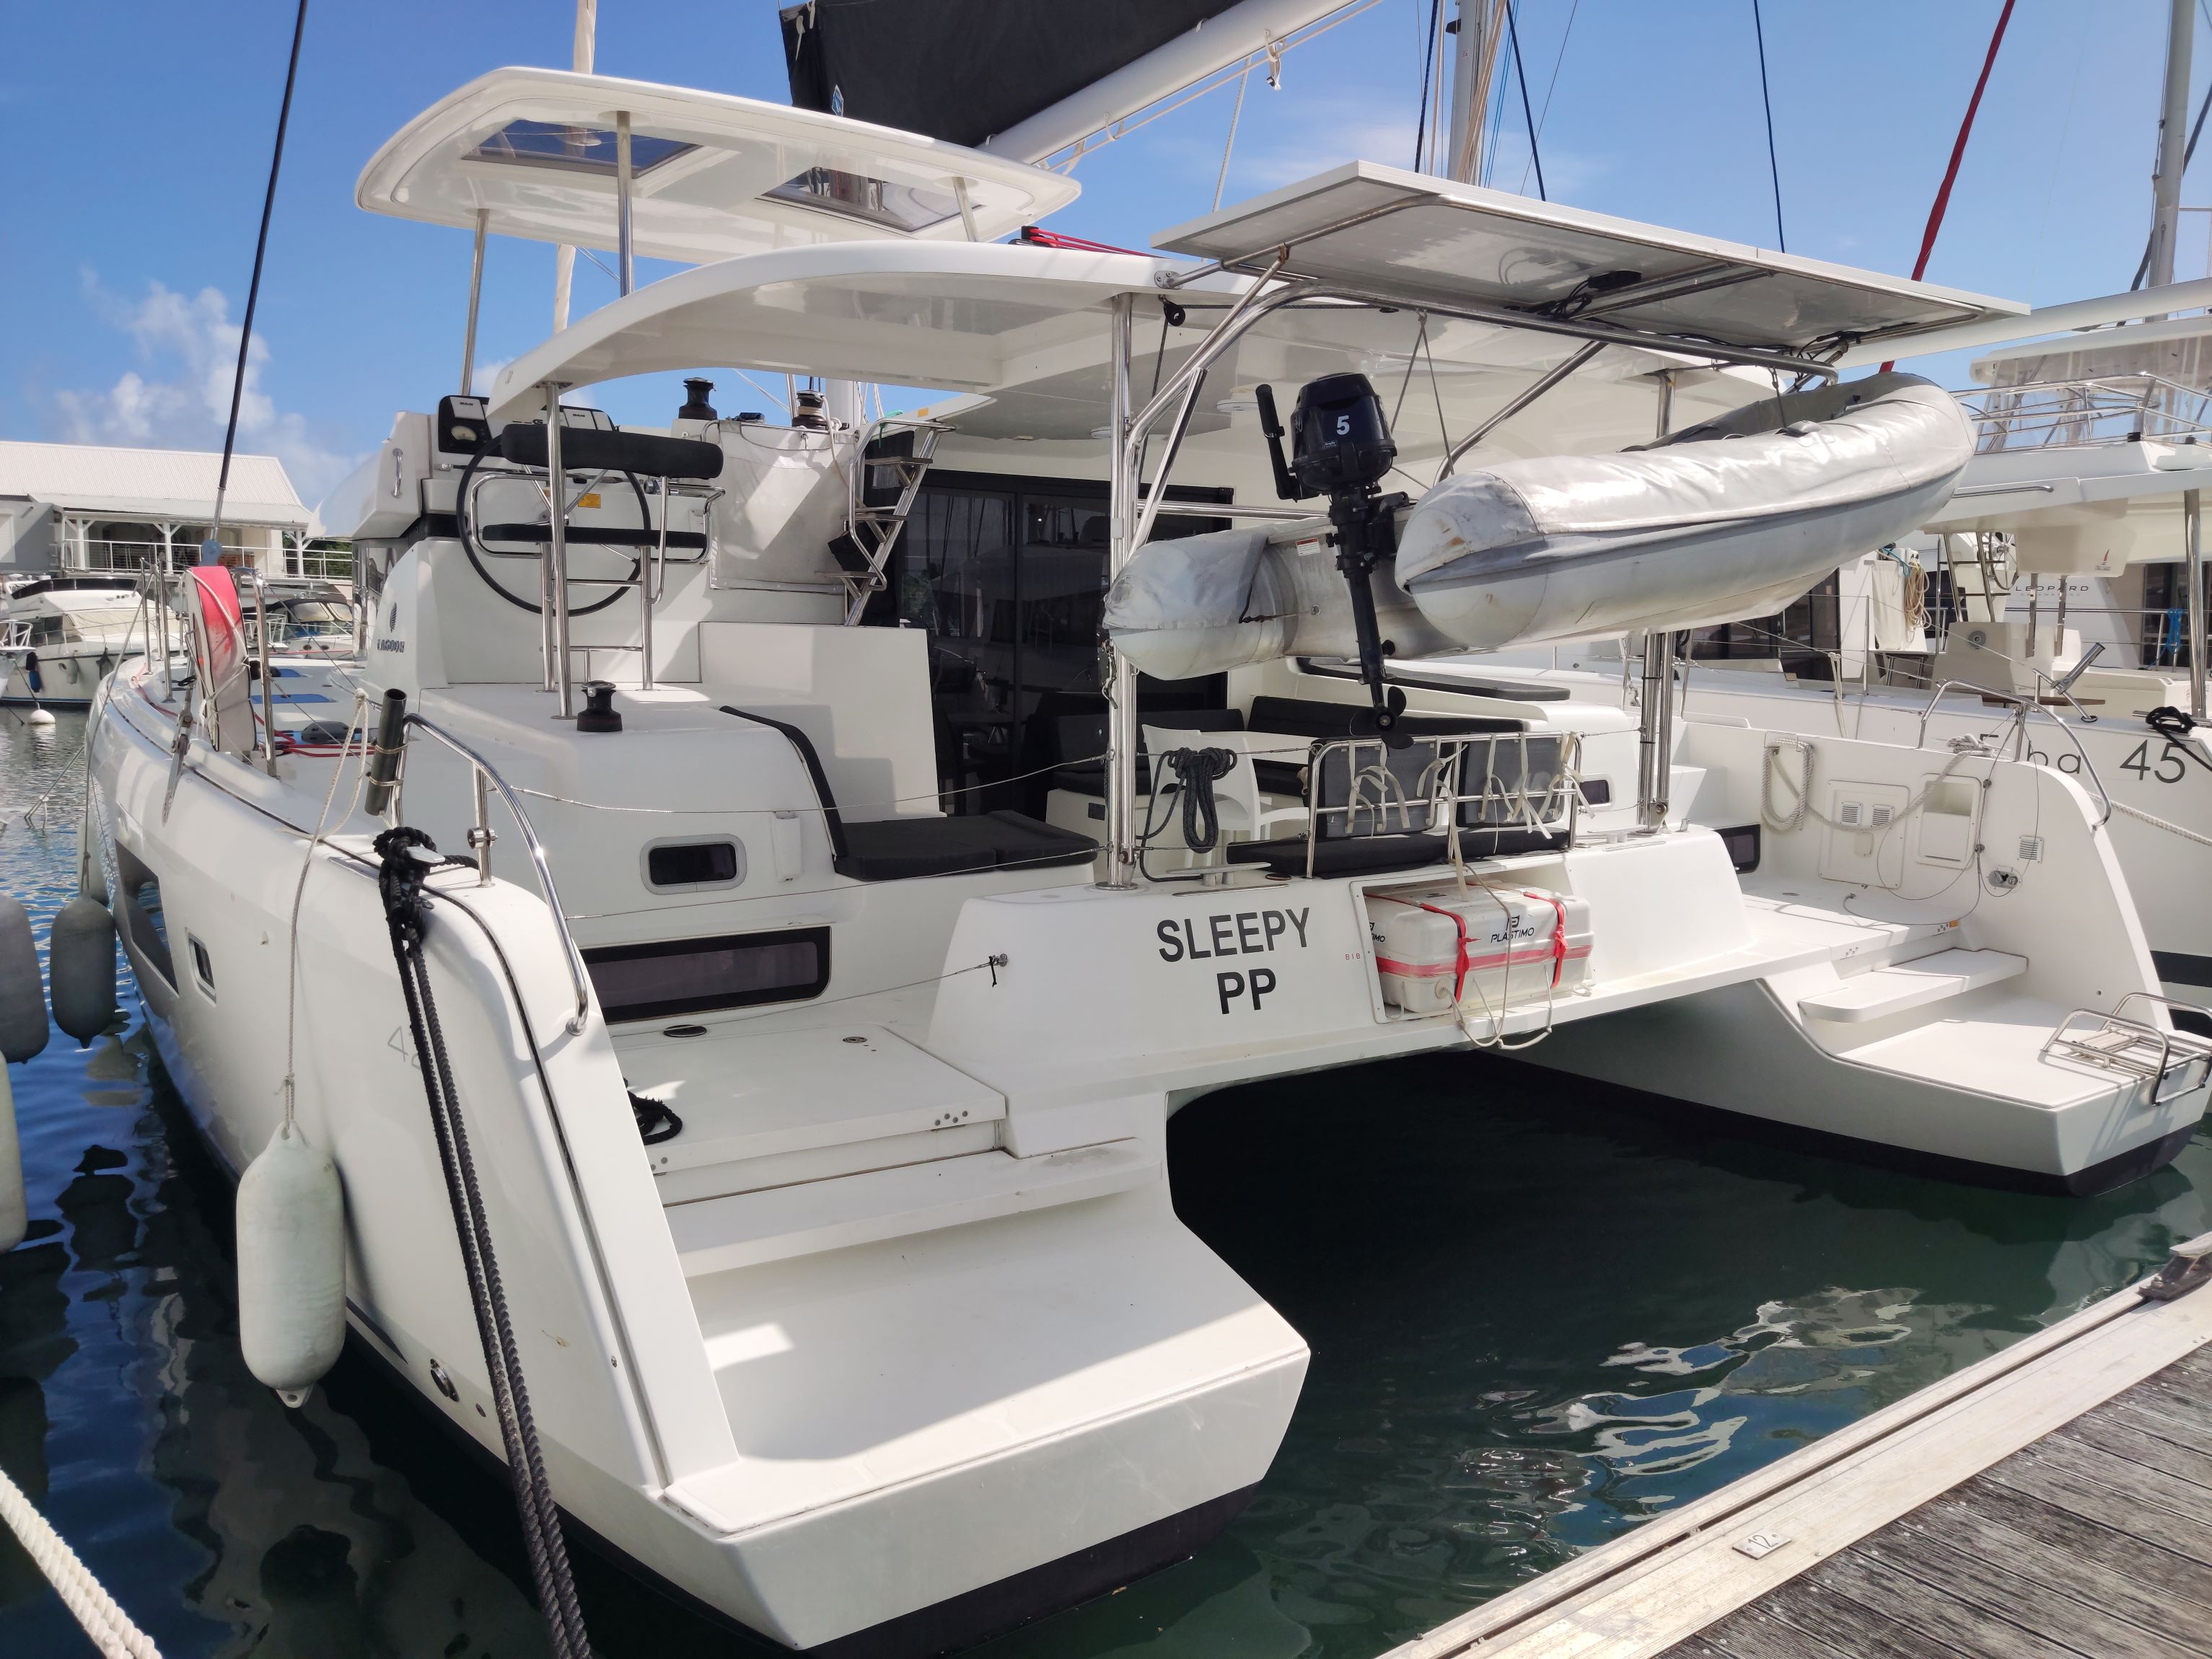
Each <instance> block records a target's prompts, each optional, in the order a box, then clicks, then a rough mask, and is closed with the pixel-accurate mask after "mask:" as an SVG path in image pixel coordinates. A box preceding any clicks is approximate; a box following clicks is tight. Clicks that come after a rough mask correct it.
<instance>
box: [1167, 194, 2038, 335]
mask: <svg viewBox="0 0 2212 1659" xmlns="http://www.w3.org/2000/svg"><path fill="white" fill-rule="evenodd" d="M1154 240H1155V242H1156V243H1157V245H1158V246H1161V247H1163V248H1166V249H1169V250H1171V251H1172V252H1177V253H1186V254H1192V255H1195V256H1197V257H1199V258H1204V259H1212V260H1218V261H1219V262H1220V263H1221V264H1223V265H1225V266H1226V267H1228V268H1229V269H1231V270H1245V271H1260V270H1266V269H1267V268H1268V267H1269V266H1270V265H1272V264H1274V263H1275V261H1276V259H1277V258H1278V257H1279V256H1281V255H1283V254H1285V252H1287V259H1286V262H1285V264H1284V266H1283V270H1284V274H1285V275H1287V276H1310V277H1316V278H1319V279H1322V281H1325V282H1328V283H1332V284H1334V285H1336V286H1339V287H1341V288H1344V289H1359V290H1364V291H1367V292H1370V293H1378V294H1383V295H1389V297H1390V299H1391V301H1393V302H1394V303H1402V304H1413V305H1419V304H1422V303H1428V304H1432V305H1436V306H1439V307H1449V306H1459V307H1476V308H1495V309H1498V310H1508V311H1513V312H1517V313H1522V315H1524V316H1526V317H1528V318H1529V319H1532V320H1534V319H1541V318H1546V317H1552V318H1567V317H1571V318H1575V319H1582V320H1585V321H1587V322H1590V323H1602V324H1607V325H1618V326H1619V327H1620V328H1623V329H1625V330H1627V331H1632V332H1634V333H1637V334H1640V335H1644V336H1645V337H1664V338H1672V339H1674V340H1676V341H1678V342H1680V343H1681V344H1682V345H1683V346H1684V347H1685V348H1686V349H1693V348H1694V345H1695V343H1698V342H1701V341H1702V342H1705V343H1711V344H1715V345H1723V346H1731V347H1736V348H1740V349H1750V350H1760V351H1774V352H1791V353H1797V354H1802V355H1810V356H1826V355H1829V354H1830V353H1832V352H1833V351H1836V350H1839V349H1844V348H1845V347H1848V346H1850V345H1853V344H1856V343H1859V342H1862V341H1870V340H1887V339H1893V338H1899V337H1903V336H1905V335H1908V334H1917V333H1919V332H1922V331H1924V330H1928V329H1932V328H1942V327H1944V326H1946V325H1951V324H1956V323H1967V322H1974V321H1978V320H1979V319H1983V318H1984V317H1990V316H2014V315H2019V314H2021V313H2025V312H2026V310H2027V307H2026V306H2024V305H2021V304H2018V303H2016V302H2015V301H2009V300H1992V299H1988V298H1985V297H1984V296H1983V295H1978V294H1966V293H1961V292H1960V291H1958V290H1956V289H1947V288H1936V287H1934V286H1932V285H1930V284H1929V283H1914V282H1908V281H1906V280H1905V278H1903V277H1899V276H1882V275H1881V274H1879V273H1877V272H1874V271H1869V270H1852V269H1850V267H1848V266H1844V265H1832V264H1825V263H1823V262H1821V261H1820V260H1817V259H1800V258H1794V257H1792V256H1791V255H1790V254H1786V253H1772V252H1768V251H1766V250H1765V249H1764V248H1754V247H1747V246H1743V245H1741V243H1736V242H1723V241H1718V240H1715V239H1713V238H1711V237H1709V236H1694V235H1692V234H1689V233H1687V232H1686V231H1679V230H1665V229H1662V228H1658V227H1656V226H1654V225H1641V224H1637V223H1635V222H1632V221H1631V220H1627V219H1615V218H1613V217H1611V216H1607V215H1606V214H1601V213H1585V212H1583V211H1581V210H1578V209H1576V208H1568V207H1560V206H1558V205H1557V204H1549V203H1544V202H1534V201H1530V200H1529V199H1528V197H1522V196H1513V195H1509V194H1507V193H1506V192H1504V191H1495V190H1483V189H1480V188H1479V187H1477V186H1475V185H1462V184H1455V183H1454V182H1452V181H1451V180H1449V179H1437V178H1433V177H1431V176H1430V175H1429V174H1426V173H1407V172H1404V171H1402V170H1401V169H1399V168H1396V167H1382V166H1379V165H1377V164H1376V163H1375V162H1372V161H1349V162H1346V164H1345V165H1344V166H1342V167H1336V168H1334V169H1333V170H1331V171H1329V172H1328V173H1322V174H1320V175H1318V176H1317V177H1316V178H1313V179H1307V180H1306V181H1305V182H1304V183H1303V184H1297V185H1288V186H1286V187H1285V188H1284V189H1282V190H1279V191H1272V192H1270V193H1269V194H1267V195H1265V196H1259V197H1254V198H1253V199H1252V200H1250V201H1249V202H1242V203H1239V204H1237V205H1236V206H1234V207H1230V208H1225V209H1223V210H1221V211H1220V212H1218V213H1213V214H1209V215H1207V216H1206V217H1205V218H1202V219H1194V220H1192V221H1190V222H1188V224H1182V225H1178V226H1176V228H1174V229H1172V230H1168V231H1164V232H1163V233H1161V234H1160V235H1159V236H1158V237H1157V238H1155V239H1154Z"/></svg>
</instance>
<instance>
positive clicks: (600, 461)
mask: <svg viewBox="0 0 2212 1659" xmlns="http://www.w3.org/2000/svg"><path fill="white" fill-rule="evenodd" d="M499 453H500V455H501V458H502V459H506V460H509V461H512V462H513V463H514V464H515V465H517V466H539V467H542V466H544V465H545V459H546V457H545V422H543V421H517V422H514V424H513V425H512V426H506V427H502V428H500V434H499ZM561 465H562V469H563V470H565V471H570V472H637V473H642V474H644V475H645V476H646V477H653V478H698V479H705V478H718V477H720V476H721V474H722V447H721V446H720V444H710V443H706V442H703V441H701V440H700V439H697V438H664V437H662V436H660V435H659V434H658V433H653V432H619V431H617V432H601V431H599V430H598V429H597V428H592V427H585V426H569V425H568V424H567V423H566V422H563V423H562V428H561Z"/></svg>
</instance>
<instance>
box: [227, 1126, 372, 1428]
mask: <svg viewBox="0 0 2212 1659" xmlns="http://www.w3.org/2000/svg"><path fill="white" fill-rule="evenodd" d="M345 1290H346V1267H345V1194H344V1191H343V1188H341V1187H340V1186H339V1184H338V1171H337V1165H336V1164H333V1163H331V1160H330V1159H329V1158H327V1157H325V1155H324V1154H323V1153H321V1152H317V1151H316V1150H315V1149H314V1148H313V1147H312V1146H309V1145H307V1137H306V1136H305V1135H304V1134H302V1133H301V1132H300V1127H299V1125H298V1124H296V1123H292V1124H280V1125H279V1126H278V1127H277V1129H276V1133H275V1134H273V1135H271V1136H270V1138H269V1144H268V1145H267V1146H264V1147H263V1148H262V1149H261V1156H260V1157H258V1158H255V1159H254V1160H253V1162H252V1163H251V1164H247V1165H246V1173H245V1174H244V1175H243V1176H240V1178H239V1182H238V1346H239V1348H240V1351H241V1352H243V1353H244V1355H245V1358H246V1369H247V1370H250V1371H252V1373H253V1375H254V1376H257V1377H258V1378H259V1379H260V1380H261V1381H262V1382H263V1383H265V1384H267V1385H268V1386H269V1387H270V1388H272V1389H276V1395H277V1398H279V1399H280V1400H282V1401H283V1402H284V1403H285V1404H286V1405H288V1406H297V1405H299V1404H300V1403H301V1401H304V1400H306V1399H307V1390H308V1389H312V1388H313V1387H314V1385H315V1384H316V1383H318V1382H319V1381H321V1379H322V1376H323V1374H324V1373H325V1371H327V1370H330V1368H331V1366H332V1365H334V1364H337V1357H338V1351H339V1350H340V1349H341V1348H343V1346H345Z"/></svg>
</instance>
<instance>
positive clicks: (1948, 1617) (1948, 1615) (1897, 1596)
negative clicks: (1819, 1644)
mask: <svg viewBox="0 0 2212 1659" xmlns="http://www.w3.org/2000/svg"><path fill="white" fill-rule="evenodd" d="M1806 1577H1808V1578H1810V1579H1811V1580H1812V1581H1813V1582H1814V1583H1817V1584H1820V1585H1822V1586H1823V1587H1825V1588H1826V1589H1832V1590H1833V1591H1835V1592H1836V1593H1837V1594H1838V1595H1842V1596H1844V1597H1847V1598H1848V1599H1850V1601H1856V1602H1857V1603H1858V1604H1859V1605H1860V1606H1861V1607H1864V1608H1866V1609H1867V1610H1868V1611H1869V1612H1870V1613H1881V1614H1886V1615H1887V1617H1890V1618H1892V1619H1894V1620H1899V1622H1909V1623H1910V1624H1911V1626H1912V1627H1913V1628H1914V1629H1915V1630H1917V1631H1920V1632H1923V1634H1925V1635H1928V1636H1929V1637H1932V1638H1935V1639H1936V1640H1937V1641H1939V1642H1942V1643H1944V1644H1946V1645H1948V1646H1949V1647H1952V1648H1954V1649H1956V1650H1958V1651H1959V1652H1960V1653H1961V1654H1963V1655H1966V1656H1969V1659H2101V1656H2099V1655H2095V1654H2084V1653H2082V1652H2081V1650H2080V1649H2078V1648H2071V1647H2066V1646H2063V1645H2062V1644H2059V1643H2057V1642H2053V1641H2051V1640H2050V1639H2049V1638H2046V1637H2045V1636H2042V1635H2040V1634H2039V1633H2038V1632H2034V1631H2032V1630H2029V1629H2028V1628H2027V1626H2024V1625H2021V1624H2016V1623H2015V1622H2014V1621H2012V1620H2008V1619H2006V1618H2004V1617H2002V1615H1996V1616H1992V1615H1991V1614H1990V1613H1987V1612H1985V1611H1984V1609H1982V1608H1981V1607H1975V1606H1973V1605H1972V1604H1971V1603H1969V1602H1966V1601H1962V1600H1960V1598H1959V1597H1957V1596H1954V1595H1947V1594H1945V1593H1944V1592H1943V1591H1942V1590H1940V1589H1935V1588H1934V1587H1933V1586H1931V1585H1929V1584H1928V1583H1924V1582H1923V1581H1922V1580H1920V1579H1918V1578H1915V1577H1912V1576H1911V1575H1910V1574H1909V1573H1903V1572H1899V1571H1898V1570H1897V1569H1896V1568H1894V1567H1893V1566H1891V1565H1889V1564H1888V1563H1887V1562H1886V1561H1878V1560H1875V1559H1873V1558H1872V1557H1870V1556H1868V1555H1866V1554H1865V1553H1863V1552H1861V1551H1860V1550H1857V1549H1851V1550H1846V1551H1845V1552H1844V1553H1843V1554H1841V1555H1838V1556H1833V1557H1831V1558H1830V1559H1827V1560H1826V1561H1823V1562H1822V1563H1821V1564H1820V1565H1819V1566H1817V1567H1814V1569H1813V1570H1812V1571H1810V1572H1809V1573H1808V1574H1807V1575H1806Z"/></svg>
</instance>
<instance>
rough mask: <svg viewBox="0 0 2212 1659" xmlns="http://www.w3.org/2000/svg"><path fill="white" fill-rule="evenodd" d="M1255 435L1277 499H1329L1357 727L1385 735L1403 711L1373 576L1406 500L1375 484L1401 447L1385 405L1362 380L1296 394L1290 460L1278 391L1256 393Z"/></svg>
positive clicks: (1332, 379)
mask: <svg viewBox="0 0 2212 1659" xmlns="http://www.w3.org/2000/svg"><path fill="white" fill-rule="evenodd" d="M1258 393H1259V402H1260V429H1261V431H1263V432H1265V433H1266V434H1267V455H1268V459H1270V460H1272V461H1273V463H1274V468H1275V493H1276V494H1277V495H1279V496H1281V497H1282V498H1283V499H1284V500H1285V501H1305V500H1308V499H1310V497H1312V496H1315V495H1327V496H1328V521H1329V523H1330V524H1332V525H1334V526H1335V527H1336V568H1337V570H1338V572H1339V573H1340V574H1341V575H1342V576H1343V577H1344V580H1345V584H1346V586H1348V587H1349V588H1350V589H1351V590H1352V627H1353V629H1354V631H1355V633H1356V634H1357V635H1358V641H1359V677H1360V678H1361V679H1362V680H1364V681H1365V682H1366V684H1367V696H1368V699H1369V701H1370V705H1371V707H1370V711H1369V713H1368V714H1366V715H1364V716H1363V717H1362V720H1361V722H1360V724H1361V726H1364V727H1365V728H1367V729H1369V730H1370V731H1372V732H1376V733H1381V734H1384V735H1388V734H1389V732H1391V731H1392V730H1393V729H1394V728H1395V726H1397V724H1398V716H1399V715H1400V714H1403V713H1404V712H1405V708H1406V694H1405V692H1404V691H1402V690H1400V689H1398V688H1397V687H1395V686H1391V687H1389V688H1385V686H1384V685H1383V659H1384V658H1385V657H1388V656H1389V655H1390V654H1391V653H1393V652H1394V651H1395V650H1396V648H1397V647H1395V645H1394V644H1393V643H1392V642H1391V641H1388V640H1385V639H1383V638H1382V637H1381V629H1378V628H1377V627H1376V623H1375V593H1374V590H1373V588H1372V587H1371V586H1370V577H1371V576H1372V574H1374V570H1375V567H1376V564H1377V563H1379V562H1381V561H1383V560H1384V559H1387V558H1389V557H1391V556H1394V555H1395V553H1396V552H1397V535H1396V531H1395V525H1396V521H1397V513H1398V510H1399V509H1400V508H1401V507H1404V506H1405V505H1406V497H1405V496H1404V495H1383V493H1382V491H1381V489H1380V488H1379V486H1380V485H1381V483H1382V482H1383V477H1385V475H1387V474H1388V473H1389V471H1390V468H1391V466H1392V465H1393V464H1395V462H1396V460H1397V459H1398V446H1397V445H1396V443H1395V442H1394V441H1392V439H1391V437H1390V425H1389V422H1387V421H1385V420H1384V419H1383V400H1382V399H1381V398H1377V397H1376V395H1375V388H1374V386H1372V385H1371V384H1370V383H1369V381H1368V379H1367V377H1366V376H1365V375H1364V374H1326V375H1323V376H1322V378H1321V379H1320V380H1309V381H1308V382H1307V383H1306V384H1305V385H1304V386H1302V387H1300V388H1299V390H1298V403H1297V409H1295V410H1293V411H1292V412H1291V459H1290V460H1289V462H1288V463H1287V464H1285V461H1284V459H1283V426H1282V422H1281V421H1280V420H1279V418H1278V417H1277V416H1276V414H1275V389H1274V388H1273V386H1261V387H1260V388H1259V389H1258Z"/></svg>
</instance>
